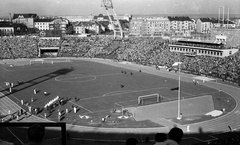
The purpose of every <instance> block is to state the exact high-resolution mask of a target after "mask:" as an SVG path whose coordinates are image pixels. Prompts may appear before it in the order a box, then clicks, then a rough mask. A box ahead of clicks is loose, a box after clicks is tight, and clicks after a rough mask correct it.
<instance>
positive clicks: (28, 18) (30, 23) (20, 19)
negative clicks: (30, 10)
mask: <svg viewBox="0 0 240 145" xmlns="http://www.w3.org/2000/svg"><path fill="white" fill-rule="evenodd" d="M37 18H38V16H37V14H14V15H13V18H12V22H13V23H18V24H24V25H26V26H27V28H34V20H35V19H37Z"/></svg>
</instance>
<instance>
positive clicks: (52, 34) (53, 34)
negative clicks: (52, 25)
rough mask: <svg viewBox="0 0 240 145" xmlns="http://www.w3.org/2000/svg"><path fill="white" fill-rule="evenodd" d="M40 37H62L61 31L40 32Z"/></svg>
mask: <svg viewBox="0 0 240 145" xmlns="http://www.w3.org/2000/svg"><path fill="white" fill-rule="evenodd" d="M39 36H40V37H62V31H61V30H42V31H40V32H39Z"/></svg>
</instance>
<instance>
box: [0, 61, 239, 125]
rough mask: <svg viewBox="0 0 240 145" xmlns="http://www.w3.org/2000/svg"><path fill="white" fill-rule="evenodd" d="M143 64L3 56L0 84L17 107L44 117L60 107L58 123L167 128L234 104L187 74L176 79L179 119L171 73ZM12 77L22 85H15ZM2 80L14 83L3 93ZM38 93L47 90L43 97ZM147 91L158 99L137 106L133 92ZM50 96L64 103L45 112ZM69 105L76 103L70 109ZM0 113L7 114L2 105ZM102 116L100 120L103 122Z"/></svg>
mask: <svg viewBox="0 0 240 145" xmlns="http://www.w3.org/2000/svg"><path fill="white" fill-rule="evenodd" d="M109 64H111V65H109ZM146 68H147V67H146V66H137V67H132V66H131V65H129V64H125V63H123V62H111V61H110V60H101V61H98V60H96V59H94V60H91V59H71V60H68V59H52V60H51V59H46V60H44V62H43V64H42V63H41V62H40V61H36V62H32V64H31V65H29V60H19V61H16V60H15V61H14V60H9V61H1V69H0V73H1V75H0V83H1V89H2V93H3V94H5V95H6V96H8V97H9V98H10V99H11V100H12V101H14V102H15V103H16V104H18V105H19V106H20V107H21V108H24V109H25V110H28V107H27V106H26V103H27V104H28V105H30V106H32V107H33V108H35V107H39V108H41V112H40V113H39V114H38V115H37V116H39V117H41V118H44V113H47V120H49V121H59V119H58V111H60V112H62V117H61V120H60V121H63V122H67V123H68V124H74V125H81V126H92V127H104V128H155V127H172V126H174V125H178V124H180V125H186V124H191V123H197V122H201V121H206V120H211V119H214V118H217V117H212V116H207V115H205V114H206V113H208V112H211V111H214V110H222V109H223V108H225V111H224V112H223V114H221V115H220V116H223V115H224V114H227V113H228V112H231V111H232V110H233V109H234V108H235V106H236V102H235V100H234V99H233V98H232V97H231V96H229V95H227V94H226V93H224V92H223V91H221V90H216V89H212V88H209V87H205V86H203V85H200V84H194V83H193V82H192V81H191V78H190V79H188V81H182V82H181V113H182V117H183V118H182V119H181V120H177V119H176V117H177V97H178V81H177V78H178V77H177V75H176V74H175V73H174V72H166V71H164V70H160V71H158V70H155V69H153V68H151V67H149V68H147V69H146ZM140 70H141V71H140ZM143 70H144V71H143ZM169 73H174V75H171V74H170V75H169ZM18 80H19V81H21V82H22V83H21V84H17V81H18ZM189 80H190V81H189ZM5 82H12V83H14V87H13V89H12V93H9V89H8V87H6V86H5ZM34 88H36V89H37V90H38V93H37V94H34V93H33V90H34ZM43 92H48V95H44V93H43ZM150 94H159V95H160V96H161V100H160V102H158V103H157V102H156V98H154V97H153V98H150V99H146V100H144V104H143V105H139V104H138V97H139V96H144V95H150ZM56 96H59V97H60V98H62V99H63V100H64V103H63V104H62V105H58V106H56V107H55V108H54V109H53V110H52V112H51V113H49V112H47V111H46V108H43V107H44V106H45V105H46V104H47V103H48V102H49V101H51V100H53V99H54V98H55V97H56ZM2 98H4V96H2ZM31 98H33V100H34V101H33V102H32V101H31ZM21 100H23V101H24V104H23V105H22V104H21ZM74 106H75V107H77V112H76V113H74V111H73V107H74ZM66 109H68V110H69V112H68V113H66ZM0 111H1V114H2V115H5V114H7V113H8V110H6V108H3V107H2V108H1V110H0ZM13 111H16V110H14V109H13V110H12V112H13ZM125 117H126V118H125ZM218 117H219V116H218ZM102 118H105V119H106V120H105V121H104V122H103V121H102Z"/></svg>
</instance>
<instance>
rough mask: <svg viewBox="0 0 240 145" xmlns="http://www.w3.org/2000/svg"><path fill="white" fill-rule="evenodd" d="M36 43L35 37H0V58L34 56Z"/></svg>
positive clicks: (36, 47)
mask: <svg viewBox="0 0 240 145" xmlns="http://www.w3.org/2000/svg"><path fill="white" fill-rule="evenodd" d="M37 45H38V39H37V38H36V37H29V36H22V37H0V47H1V49H0V59H15V58H36V57H37V56H38V46H37Z"/></svg>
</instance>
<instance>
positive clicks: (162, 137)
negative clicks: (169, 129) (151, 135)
mask: <svg viewBox="0 0 240 145" xmlns="http://www.w3.org/2000/svg"><path fill="white" fill-rule="evenodd" d="M166 139H167V135H166V134H165V133H156V134H155V142H156V143H155V144H154V145H166V143H164V141H166Z"/></svg>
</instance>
